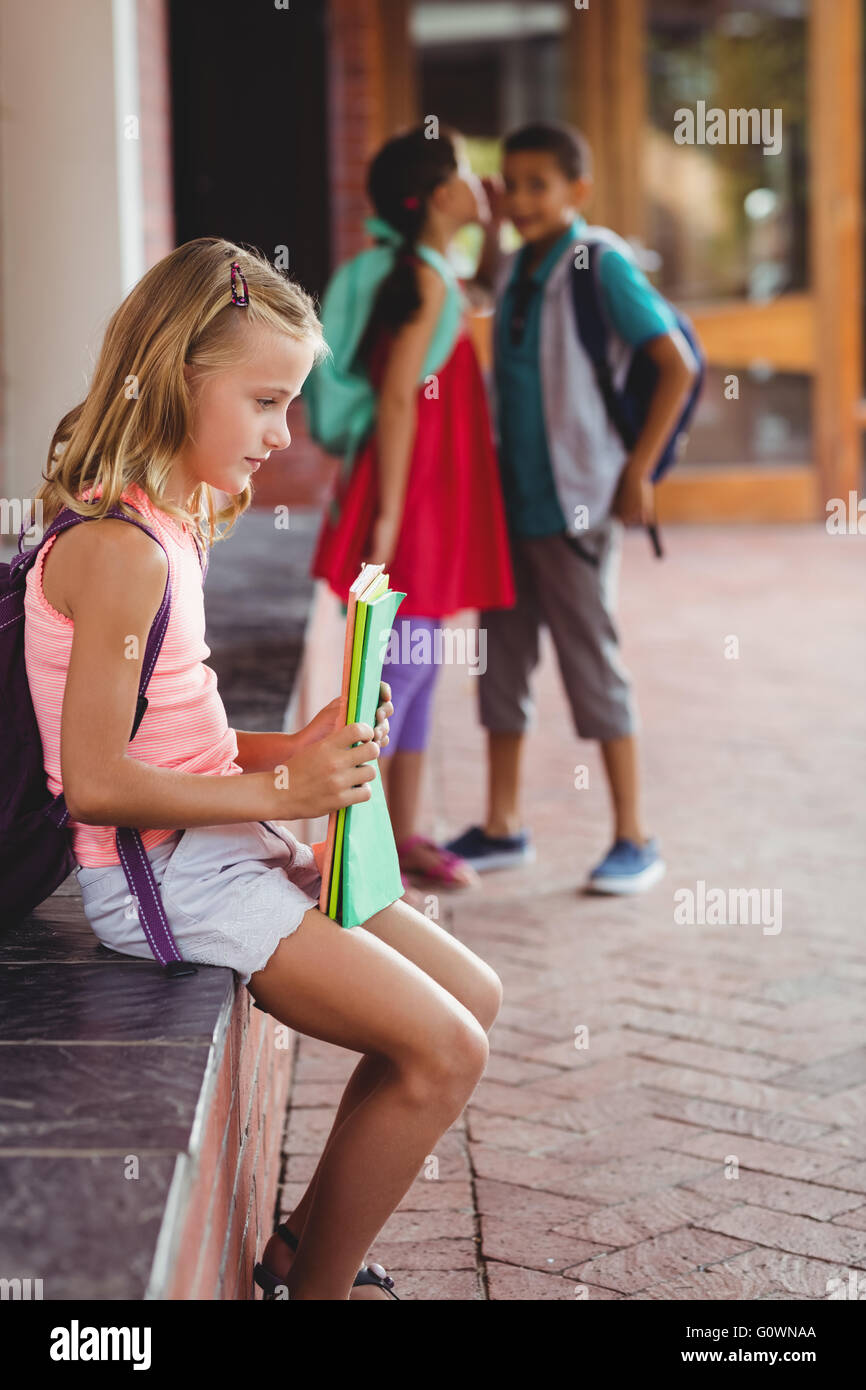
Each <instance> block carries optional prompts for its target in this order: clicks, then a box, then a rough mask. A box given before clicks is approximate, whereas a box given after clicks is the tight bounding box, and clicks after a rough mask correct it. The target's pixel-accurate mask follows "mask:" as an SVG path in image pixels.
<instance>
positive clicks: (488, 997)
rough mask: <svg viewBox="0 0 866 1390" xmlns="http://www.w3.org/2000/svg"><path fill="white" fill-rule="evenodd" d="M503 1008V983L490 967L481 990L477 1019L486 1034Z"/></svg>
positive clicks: (476, 1012) (476, 1013)
mask: <svg viewBox="0 0 866 1390" xmlns="http://www.w3.org/2000/svg"><path fill="white" fill-rule="evenodd" d="M501 1008H502V981H501V980H500V978H499V976H498V975H497V973H496V971H495V970H492V969H491V967H490V966H489V965H488V966H487V968H486V971H485V977H484V980H483V982H482V985H481V988H480V990H479V1002H478V1009H477V1011H475V1017H476V1018H477V1019H478V1021H479V1023H480V1024H481V1026H482V1028H483V1029H484V1031H485V1033H489V1032H490V1029H491V1028H492V1027H493V1025H494V1023H495V1022H496V1020H497V1018H498V1017H499V1010H500V1009H501Z"/></svg>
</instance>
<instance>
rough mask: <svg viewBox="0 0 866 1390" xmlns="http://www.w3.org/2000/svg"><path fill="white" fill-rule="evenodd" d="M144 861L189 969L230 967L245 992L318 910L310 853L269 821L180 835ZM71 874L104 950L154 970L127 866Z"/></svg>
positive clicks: (205, 828) (196, 828)
mask: <svg viewBox="0 0 866 1390" xmlns="http://www.w3.org/2000/svg"><path fill="white" fill-rule="evenodd" d="M147 857H148V859H149V860H150V863H151V865H152V866H153V874H154V877H155V879H156V882H157V885H158V887H159V891H160V896H161V898H162V903H163V907H164V908H165V915H166V917H167V919H168V924H169V926H170V927H171V931H172V935H173V936H174V939H175V941H176V942H177V946H178V950H179V951H180V953H181V955H182V956H183V958H184V960H188V961H192V962H193V963H194V964H200V965H227V966H230V967H231V969H232V970H237V971H238V973H239V975H240V977H241V983H242V984H244V985H246V984H248V983H249V980H250V976H251V975H253V974H254V973H255V972H256V971H257V970H262V969H264V967H265V966H266V965H267V963H268V961H269V960H270V958H271V956H272V955H273V953H274V951H275V950H276V948H277V946H278V944H279V943H280V941H282V939H283V937H286V936H291V935H292V933H293V932H295V931H297V929H298V927H299V926H300V925H301V919H302V918H303V916H304V913H305V912H308V911H309V909H310V908H311V907H318V904H319V894H320V892H321V887H322V876H321V874H320V872H319V870H318V867H317V865H316V861H315V857H314V855H313V851H312V848H311V847H310V845H305V844H303V843H302V842H301V841H300V840H298V839H296V837H295V836H294V835H292V833H291V831H289V830H286V829H285V827H284V826H281V825H277V824H275V823H274V822H273V821H244V822H241V823H239V824H233V825H205V826H194V827H192V828H191V829H187V830H178V831H176V832H175V833H174V835H173V836H172V837H171V838H170V839H167V840H163V841H162V842H161V843H160V844H158V845H156V846H155V848H154V849H152V850H150V851H149V852H148V856H147ZM75 874H76V877H77V879H78V883H79V885H80V887H81V896H82V899H83V904H84V913H85V916H86V917H87V920H88V922H89V923H90V925H91V927H92V928H93V930H94V932H95V933H96V935H97V937H98V938H99V940H100V941H101V942H102V944H103V946H107V947H108V948H109V950H112V951H120V952H121V953H123V954H124V955H130V956H141V957H143V958H144V959H145V960H153V959H154V955H153V952H152V951H151V949H150V946H149V945H148V941H147V937H146V936H145V934H144V928H143V927H142V925H141V923H140V921H139V919H138V913H137V911H136V904H135V901H134V899H133V896H132V892H131V890H130V888H129V884H128V883H127V881H126V874H125V873H124V871H123V868H122V866H121V865H120V864H109V865H104V866H101V867H99V868H86V867H85V866H83V865H78V867H77V868H76V870H75Z"/></svg>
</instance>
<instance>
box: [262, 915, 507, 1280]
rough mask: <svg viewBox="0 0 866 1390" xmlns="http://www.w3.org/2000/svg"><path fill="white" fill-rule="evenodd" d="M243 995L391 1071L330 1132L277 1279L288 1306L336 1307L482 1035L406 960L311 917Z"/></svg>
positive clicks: (474, 1071)
mask: <svg viewBox="0 0 866 1390" xmlns="http://www.w3.org/2000/svg"><path fill="white" fill-rule="evenodd" d="M406 910H407V911H411V909H406ZM418 915H419V916H420V914H418ZM371 920H373V919H371ZM249 988H250V992H251V993H252V994H253V996H254V998H255V999H256V1000H257V1002H258V1003H260V1004H261V1006H262V1008H264V1009H266V1010H267V1011H268V1012H269V1013H270V1014H272V1015H273V1017H274V1018H277V1019H279V1020H280V1022H282V1023H285V1024H286V1025H287V1026H289V1027H291V1028H294V1029H296V1030H297V1031H299V1032H301V1033H306V1034H307V1035H308V1036H310V1037H316V1038H322V1039H323V1040H324V1041H326V1042H333V1043H335V1044H336V1045H337V1046H339V1047H346V1048H349V1049H350V1050H351V1051H354V1052H363V1053H365V1054H375V1055H377V1056H380V1057H383V1058H384V1059H386V1061H387V1063H389V1064H390V1065H389V1066H388V1067H387V1068H386V1069H385V1074H384V1075H383V1076H382V1078H381V1080H380V1081H379V1083H378V1084H377V1085H375V1086H374V1087H373V1089H372V1090H370V1091H369V1092H368V1093H367V1095H366V1096H365V1097H364V1098H363V1099H362V1100H361V1101H360V1102H359V1103H358V1104H357V1105H356V1106H355V1108H354V1109H353V1110H352V1111H351V1113H349V1114H348V1115H347V1116H346V1118H345V1119H344V1120H343V1121H342V1123H341V1124H340V1127H339V1129H337V1130H336V1132H335V1133H334V1134H333V1135H332V1138H331V1141H330V1143H329V1144H328V1147H327V1150H326V1152H325V1154H323V1157H322V1161H321V1164H320V1169H319V1175H318V1180H317V1182H316V1187H315V1192H314V1195H313V1199H312V1202H311V1204H310V1210H309V1214H308V1216H307V1219H306V1222H305V1225H304V1229H303V1232H301V1233H300V1244H299V1247H298V1251H297V1254H296V1255H295V1259H294V1260H293V1262H292V1265H291V1268H290V1270H289V1272H288V1274H287V1275H286V1284H287V1286H288V1289H289V1293H290V1297H291V1298H292V1299H293V1300H306V1299H340V1300H344V1299H347V1298H348V1297H349V1290H350V1289H351V1286H352V1281H353V1280H354V1277H355V1274H356V1273H357V1270H358V1267H359V1265H360V1264H361V1263H362V1261H363V1259H364V1256H365V1255H366V1253H367V1250H368V1249H369V1246H370V1244H371V1242H372V1241H373V1240H374V1238H375V1236H376V1235H377V1234H378V1232H379V1231H380V1230H381V1228H382V1226H383V1225H384V1224H385V1222H386V1221H387V1219H388V1217H389V1216H390V1215H391V1213H392V1212H393V1211H394V1209H395V1208H396V1207H397V1205H398V1204H399V1202H400V1201H401V1199H402V1198H403V1197H404V1196H405V1194H406V1192H407V1191H408V1189H409V1187H410V1186H411V1184H412V1182H413V1181H414V1179H415V1177H416V1176H417V1174H418V1172H419V1170H420V1169H421V1167H422V1165H423V1163H424V1160H425V1158H426V1157H427V1155H428V1154H429V1153H431V1152H432V1150H433V1148H434V1147H435V1144H436V1141H437V1140H438V1139H439V1138H440V1137H441V1135H442V1134H444V1133H445V1131H446V1130H447V1129H448V1128H449V1126H450V1125H451V1124H453V1122H454V1120H455V1119H456V1118H457V1116H458V1115H459V1114H460V1113H461V1111H462V1110H463V1107H464V1106H465V1104H466V1101H467V1099H468V1097H469V1096H470V1095H471V1093H472V1091H473V1090H474V1089H475V1086H476V1085H477V1083H478V1080H479V1079H480V1077H481V1075H482V1074H483V1071H484V1067H485V1066H486V1063H487V1056H488V1050H489V1049H488V1044H487V1037H486V1034H485V1032H484V1029H483V1028H482V1027H481V1025H480V1024H479V1023H478V1021H477V1019H476V1018H475V1017H474V1016H473V1014H472V1013H471V1012H470V1011H469V1010H468V1009H467V1008H465V1006H464V1005H463V1004H461V1003H460V1001H459V1000H458V999H456V998H455V997H454V996H453V995H451V994H449V993H448V991H447V990H445V989H443V988H442V986H441V985H439V984H438V983H437V982H436V981H435V980H434V979H432V978H431V977H430V976H429V975H427V974H425V972H424V971H423V970H421V969H419V968H418V967H417V966H416V965H414V964H413V962H412V961H410V960H408V959H407V958H406V957H404V956H402V955H400V953H399V952H398V951H396V950H394V949H393V948H392V947H391V946H389V945H388V944H387V943H386V942H384V941H381V940H379V939H378V938H377V937H376V936H375V935H374V934H373V933H372V932H370V931H363V930H362V931H358V930H354V931H344V930H343V929H342V928H341V927H339V926H338V925H337V924H336V923H335V922H333V921H332V920H331V919H330V918H328V917H326V916H324V914H323V913H321V912H319V911H318V909H316V908H311V909H310V910H309V912H307V913H306V914H305V916H304V919H303V921H302V923H301V926H300V927H299V928H298V930H297V931H296V932H295V933H294V934H293V935H292V936H290V937H287V938H285V939H284V940H283V941H281V942H280V944H279V946H278V947H277V949H276V951H275V952H274V954H273V956H272V957H271V959H270V960H269V961H268V964H267V966H266V967H265V969H264V970H260V971H257V972H256V973H255V974H254V975H253V976H252V979H251V980H250V984H249Z"/></svg>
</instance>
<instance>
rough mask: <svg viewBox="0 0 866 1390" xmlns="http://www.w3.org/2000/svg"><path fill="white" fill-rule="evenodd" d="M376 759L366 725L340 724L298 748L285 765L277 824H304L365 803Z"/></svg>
mask: <svg viewBox="0 0 866 1390" xmlns="http://www.w3.org/2000/svg"><path fill="white" fill-rule="evenodd" d="M378 756H379V745H378V743H376V742H374V740H373V730H372V728H371V727H370V725H369V724H360V723H359V724H344V725H343V726H342V727H341V728H338V729H335V730H334V732H333V733H331V734H327V735H326V736H325V737H324V738H321V739H319V740H317V742H316V743H311V744H310V745H309V747H307V748H302V749H301V751H300V752H299V753H297V754H296V755H295V756H294V757H293V758H290V759H289V761H288V763H287V765H286V766H287V770H288V779H287V785H286V787H285V790H283V791H281V792H280V795H281V796H283V797H285V806H284V807H283V808H282V810H281V811H280V815H279V819H281V820H306V819H312V818H313V817H315V816H324V815H328V814H329V813H330V812H332V811H335V810H339V809H342V808H343V807H346V806H353V805H355V804H356V803H357V802H359V801H369V800H370V796H371V795H372V793H371V791H370V788H369V787H368V786H367V783H368V782H372V781H373V779H374V777H375V776H376V769H375V767H373V766H372V765H371V764H372V760H373V759H375V758H378Z"/></svg>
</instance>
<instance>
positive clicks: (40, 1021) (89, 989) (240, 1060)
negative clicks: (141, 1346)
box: [0, 510, 318, 1300]
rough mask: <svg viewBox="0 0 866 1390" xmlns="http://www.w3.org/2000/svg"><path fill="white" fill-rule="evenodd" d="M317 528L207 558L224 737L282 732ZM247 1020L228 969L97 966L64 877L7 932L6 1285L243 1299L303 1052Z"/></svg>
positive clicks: (110, 1295)
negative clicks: (234, 732)
mask: <svg viewBox="0 0 866 1390" xmlns="http://www.w3.org/2000/svg"><path fill="white" fill-rule="evenodd" d="M317 526H318V516H317V514H315V513H313V512H309V513H304V512H297V511H295V510H293V511H292V526H291V530H290V531H289V532H285V531H282V532H279V531H277V530H276V529H275V527H274V524H273V515H272V514H271V513H269V512H268V511H259V512H256V511H252V510H251V511H248V512H247V513H245V514H244V516H243V517H242V518H241V520H240V521H239V522H238V523H237V527H236V529H235V531H234V532H233V534H232V536H231V542H232V543H231V545H230V546H225V547H224V546H223V545H218V546H217V547H216V548H215V550H214V552H213V554H212V557H211V567H210V572H209V574H208V579H207V583H206V607H207V616H208V630H207V642H208V645H209V646H210V648H211V657H210V658H209V659H208V664H210V665H212V666H213V668H214V669H215V670H216V672H217V677H218V681H219V688H220V693H221V694H222V697H223V700H224V702H225V705H226V710H227V713H228V717H229V722H230V724H232V725H233V727H236V728H243V729H247V730H253V731H255V730H257V729H274V728H288V727H290V726H293V720H294V718H295V714H294V710H295V708H296V706H297V694H296V692H295V685H296V677H297V671H298V668H299V666H300V662H301V653H302V650H303V647H304V643H305V640H306V636H307V627H308V623H309V616H310V607H311V596H312V592H313V583H312V581H311V580H310V579H309V577H308V574H309V565H310V556H311V551H312V545H313V541H314V538H315V531H316V528H317ZM239 633H242V635H243V640H242V641H240V640H239V639H238V634H239ZM290 692H291V698H290V708H289V709H287V708H286V699H287V697H288V696H289V695H290ZM296 833H299V834H300V827H296ZM252 1002H253V1001H252V997H251V995H250V994H249V992H248V991H247V990H246V989H245V988H244V987H243V986H241V985H239V984H238V982H237V977H236V976H235V974H234V972H233V971H231V970H229V969H225V968H222V967H217V966H200V967H199V969H198V973H197V974H196V975H193V976H187V977H184V978H182V979H180V980H177V981H175V982H168V981H166V980H165V978H164V976H163V974H162V970H161V968H160V966H159V965H158V964H157V963H156V962H155V961H154V962H150V961H139V960H136V959H134V958H133V957H124V956H121V955H118V954H117V953H116V952H112V951H108V950H106V948H105V947H103V946H101V945H100V944H99V942H98V941H97V940H96V938H95V936H94V934H93V932H92V930H91V928H90V926H89V924H88V923H87V921H86V919H85V917H84V914H83V910H82V906H81V894H80V890H79V888H78V883H77V880H76V879H75V876H74V875H70V877H69V878H68V879H67V880H66V882H65V883H63V884H62V885H61V886H60V887H59V888H58V889H57V891H56V892H55V893H54V894H52V896H51V897H50V898H48V899H47V900H46V901H45V902H44V903H42V904H41V905H40V906H39V907H38V908H37V909H36V911H35V912H34V913H32V914H31V916H30V917H29V918H28V919H26V920H25V921H24V922H22V923H20V924H19V925H18V926H16V927H15V928H12V929H8V930H6V931H4V933H3V934H2V936H0V1070H2V1074H3V1077H4V1082H3V1104H2V1108H0V1193H2V1194H3V1195H2V1197H0V1230H2V1232H3V1235H2V1257H0V1276H3V1277H5V1278H7V1279H15V1278H19V1279H22V1280H23V1279H27V1278H31V1279H41V1280H42V1297H44V1298H45V1299H49V1300H56V1299H67V1298H68V1299H75V1300H118V1299H220V1300H222V1299H248V1298H250V1297H251V1296H252V1292H253V1290H252V1267H253V1263H254V1261H255V1258H256V1256H257V1251H258V1250H259V1249H260V1247H261V1244H262V1236H263V1235H264V1234H270V1231H271V1229H272V1224H273V1221H272V1218H273V1213H274V1208H275V1202H276V1193H277V1189H278V1184H279V1179H280V1171H279V1167H280V1161H281V1160H280V1146H281V1138H282V1130H283V1125H284V1120H285V1112H286V1105H287V1099H288V1093H289V1085H290V1080H291V1055H292V1050H293V1047H294V1038H293V1036H292V1034H291V1033H290V1032H288V1030H282V1031H281V1032H280V1033H277V1032H276V1031H275V1030H277V1029H278V1028H279V1025H277V1024H276V1022H275V1020H274V1019H272V1018H271V1017H270V1016H269V1015H267V1014H265V1013H264V1012H263V1011H261V1010H256V1009H254V1008H253V1007H252ZM283 1043H285V1044H286V1046H282V1044H283Z"/></svg>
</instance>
